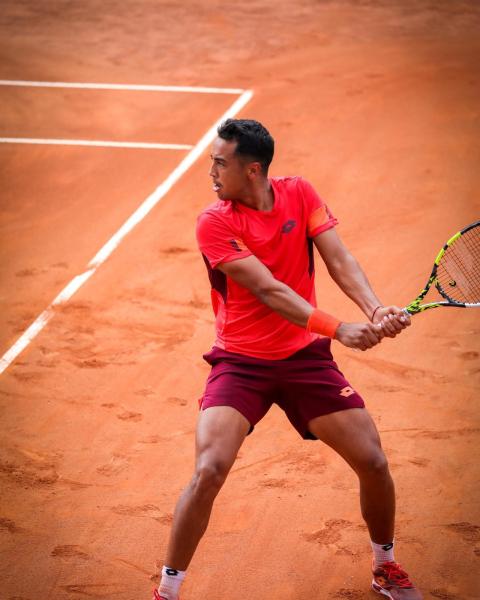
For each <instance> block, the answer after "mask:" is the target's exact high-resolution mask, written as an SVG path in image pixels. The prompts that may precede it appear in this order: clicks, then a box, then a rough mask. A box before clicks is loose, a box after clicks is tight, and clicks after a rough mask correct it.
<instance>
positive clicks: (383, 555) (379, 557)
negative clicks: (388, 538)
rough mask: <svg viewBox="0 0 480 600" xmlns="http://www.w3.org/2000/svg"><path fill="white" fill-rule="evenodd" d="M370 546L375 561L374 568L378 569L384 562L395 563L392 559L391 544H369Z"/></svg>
mask: <svg viewBox="0 0 480 600" xmlns="http://www.w3.org/2000/svg"><path fill="white" fill-rule="evenodd" d="M371 544H372V550H373V556H374V560H375V567H379V566H380V565H381V564H382V563H385V562H395V559H394V557H393V542H390V543H388V544H376V543H375V542H371Z"/></svg>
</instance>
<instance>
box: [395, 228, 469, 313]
mask: <svg viewBox="0 0 480 600" xmlns="http://www.w3.org/2000/svg"><path fill="white" fill-rule="evenodd" d="M432 285H434V286H435V287H436V288H437V290H438V292H439V294H440V295H441V296H442V297H443V298H444V300H443V301H437V302H428V303H426V304H421V302H422V300H423V299H424V297H425V296H426V294H427V292H428V290H429V289H430V287H431V286H432ZM437 306H456V307H459V308H474V307H480V221H476V222H475V223H471V224H470V225H467V227H464V228H463V229H462V230H461V231H459V232H457V233H456V234H455V235H453V236H452V237H451V238H450V239H449V240H448V242H447V243H446V244H445V245H444V246H443V248H442V249H441V250H440V252H439V253H438V256H437V258H436V259H435V263H434V265H433V269H432V273H431V275H430V278H429V279H428V282H427V284H426V286H425V287H424V289H423V290H422V291H421V292H420V294H419V295H418V296H417V297H416V298H415V300H413V302H410V304H409V305H408V306H406V307H405V308H404V309H403V310H404V311H405V312H406V313H407V314H409V315H416V314H417V313H419V312H423V311H425V310H428V309H429V308H437Z"/></svg>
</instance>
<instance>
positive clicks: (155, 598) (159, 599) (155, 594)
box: [152, 589, 180, 600]
mask: <svg viewBox="0 0 480 600" xmlns="http://www.w3.org/2000/svg"><path fill="white" fill-rule="evenodd" d="M152 600H166V598H164V597H163V596H160V594H159V593H158V590H157V589H155V590H153V598H152ZM177 600H180V598H177Z"/></svg>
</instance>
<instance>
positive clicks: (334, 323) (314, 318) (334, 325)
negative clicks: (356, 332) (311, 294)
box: [307, 308, 341, 338]
mask: <svg viewBox="0 0 480 600" xmlns="http://www.w3.org/2000/svg"><path fill="white" fill-rule="evenodd" d="M340 324H341V321H339V320H338V319H337V318H335V317H332V315H329V314H328V313H325V312H323V311H321V310H319V309H318V308H315V309H314V311H313V312H312V314H311V315H310V317H309V319H308V321H307V331H313V332H314V333H320V334H321V335H326V336H327V337H330V338H334V337H335V333H336V331H337V329H338V326H339V325H340Z"/></svg>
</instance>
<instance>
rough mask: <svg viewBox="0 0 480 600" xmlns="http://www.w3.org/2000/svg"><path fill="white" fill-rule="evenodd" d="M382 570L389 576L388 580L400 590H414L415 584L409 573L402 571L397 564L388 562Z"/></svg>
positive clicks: (383, 565)
mask: <svg viewBox="0 0 480 600" xmlns="http://www.w3.org/2000/svg"><path fill="white" fill-rule="evenodd" d="M382 569H384V571H385V572H386V574H387V578H388V579H389V580H390V581H391V582H392V583H395V585H396V586H398V587H399V588H412V587H413V583H412V582H411V581H410V579H409V578H408V575H407V573H405V571H402V568H401V567H400V565H399V564H398V563H395V562H386V563H383V564H382Z"/></svg>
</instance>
